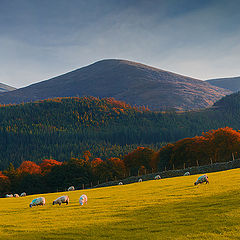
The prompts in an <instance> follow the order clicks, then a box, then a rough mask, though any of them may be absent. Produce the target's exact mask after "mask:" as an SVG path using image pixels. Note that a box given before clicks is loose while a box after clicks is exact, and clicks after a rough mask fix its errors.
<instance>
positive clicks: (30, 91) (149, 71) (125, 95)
mask: <svg viewBox="0 0 240 240" xmlns="http://www.w3.org/2000/svg"><path fill="white" fill-rule="evenodd" d="M230 93H231V91H229V90H226V89H222V88H218V87H216V86H213V85H211V84H209V83H207V82H204V81H201V80H198V79H194V78H190V77H186V76H182V75H179V74H175V73H172V72H168V71H165V70H161V69H158V68H154V67H151V66H147V65H144V64H140V63H136V62H131V61H128V60H119V59H105V60H101V61H98V62H95V63H93V64H91V65H88V66H85V67H82V68H79V69H76V70H74V71H71V72H68V73H65V74H63V75H60V76H57V77H54V78H51V79H48V80H44V81H42V82H39V83H35V84H32V85H30V86H27V87H24V88H21V89H17V90H15V91H13V92H10V93H2V94H0V104H8V103H21V102H31V101H37V100H43V99H47V98H54V97H75V96H79V97H83V96H94V97H100V98H103V97H113V98H115V99H117V100H120V101H125V102H127V103H129V104H131V105H145V106H146V105H147V106H148V107H149V108H150V109H151V110H166V109H172V108H173V109H177V110H191V109H199V108H205V107H209V106H211V105H213V103H214V102H216V101H217V100H219V99H220V98H222V97H223V96H225V95H227V94H230Z"/></svg>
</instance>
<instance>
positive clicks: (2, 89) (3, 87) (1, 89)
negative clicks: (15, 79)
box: [0, 83, 16, 93]
mask: <svg viewBox="0 0 240 240" xmlns="http://www.w3.org/2000/svg"><path fill="white" fill-rule="evenodd" d="M13 90H16V88H14V87H11V86H8V85H6V84H3V83H0V93H3V92H9V91H13Z"/></svg>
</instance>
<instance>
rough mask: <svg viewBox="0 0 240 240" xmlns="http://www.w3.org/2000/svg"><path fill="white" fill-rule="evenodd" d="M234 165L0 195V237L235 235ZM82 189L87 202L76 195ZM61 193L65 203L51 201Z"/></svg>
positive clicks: (238, 234) (215, 238)
mask: <svg viewBox="0 0 240 240" xmlns="http://www.w3.org/2000/svg"><path fill="white" fill-rule="evenodd" d="M239 174H240V170H239V169H234V170H229V171H224V172H217V173H209V174H208V176H209V181H210V184H208V185H206V184H203V185H198V186H194V185H193V183H194V181H195V180H196V179H197V177H198V176H199V175H193V176H185V177H176V178H168V179H162V180H159V181H154V180H153V181H147V182H142V183H134V184H130V185H123V186H114V187H106V188H99V189H88V190H81V191H75V192H60V193H50V194H42V195H41V196H44V197H45V198H46V205H45V206H44V207H35V208H29V207H28V206H29V203H30V202H31V201H32V199H34V198H36V197H38V196H39V195H38V196H36V195H35V196H34V195H33V196H27V197H24V198H12V199H6V198H5V199H0V212H1V216H2V217H1V218H0V237H1V239H6V240H8V239H15V240H17V239H21V240H25V239H31V240H34V239H79V238H83V239H86V240H87V239H89V240H90V239H91V240H93V239H116V240H117V239H139V240H141V239H181V240H188V239H212V240H219V239H239V238H240V226H239V218H240V211H239V201H240V195H239V191H240V184H239V183H240V181H239ZM83 193H84V194H87V196H88V204H87V205H84V206H82V207H81V206H80V205H79V203H78V199H79V197H80V196H81V194H83ZM65 194H67V195H68V196H69V198H70V204H69V205H68V206H66V205H65V204H64V205H62V206H56V205H55V206H53V205H52V201H53V200H55V199H56V198H57V197H59V196H61V195H65Z"/></svg>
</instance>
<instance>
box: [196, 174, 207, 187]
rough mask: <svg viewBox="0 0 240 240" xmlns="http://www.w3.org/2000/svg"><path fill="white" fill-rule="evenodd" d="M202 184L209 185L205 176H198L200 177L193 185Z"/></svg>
mask: <svg viewBox="0 0 240 240" xmlns="http://www.w3.org/2000/svg"><path fill="white" fill-rule="evenodd" d="M204 182H205V183H206V184H208V183H209V181H208V176H207V175H206V174H204V175H202V176H200V177H199V178H198V179H197V181H196V182H195V183H194V185H198V184H199V183H204Z"/></svg>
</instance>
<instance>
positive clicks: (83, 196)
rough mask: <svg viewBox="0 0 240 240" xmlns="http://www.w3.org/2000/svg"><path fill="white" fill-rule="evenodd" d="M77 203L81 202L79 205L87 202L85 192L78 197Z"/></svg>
mask: <svg viewBox="0 0 240 240" xmlns="http://www.w3.org/2000/svg"><path fill="white" fill-rule="evenodd" d="M79 203H80V204H81V206H82V205H83V204H84V203H86V204H87V196H86V195H85V194H83V195H82V196H81V197H80V198H79Z"/></svg>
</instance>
